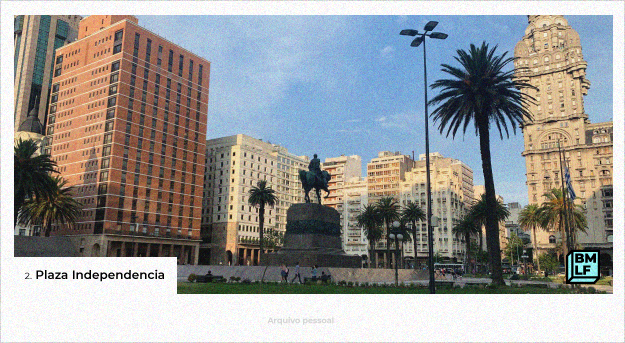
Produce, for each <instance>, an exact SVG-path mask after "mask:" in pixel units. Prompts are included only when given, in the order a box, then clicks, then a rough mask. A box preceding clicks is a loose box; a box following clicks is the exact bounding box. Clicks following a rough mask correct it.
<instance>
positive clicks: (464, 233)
mask: <svg viewBox="0 0 625 343" xmlns="http://www.w3.org/2000/svg"><path fill="white" fill-rule="evenodd" d="M481 231H482V230H481V228H480V227H478V226H477V224H476V223H475V222H474V221H473V218H471V216H469V215H465V216H464V217H462V218H461V219H460V220H457V221H456V223H455V225H454V227H453V228H452V229H451V232H452V233H453V234H454V235H455V236H456V237H457V238H458V239H464V242H465V244H466V253H465V254H466V255H465V259H466V264H467V265H466V266H465V270H467V271H469V270H470V268H468V264H469V261H470V251H471V236H472V235H475V234H477V233H478V232H481Z"/></svg>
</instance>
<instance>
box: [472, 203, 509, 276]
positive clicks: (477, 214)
mask: <svg viewBox="0 0 625 343" xmlns="http://www.w3.org/2000/svg"><path fill="white" fill-rule="evenodd" d="M468 215H469V217H470V218H471V220H472V221H473V222H474V223H475V224H477V225H478V228H479V233H480V246H479V250H480V251H481V250H482V238H481V234H482V227H483V226H485V227H486V250H488V262H489V263H490V265H491V273H492V275H493V282H495V278H494V271H493V270H492V266H493V263H497V262H494V261H495V260H493V256H492V254H491V249H492V247H491V246H490V245H489V244H488V241H489V237H488V235H489V228H488V220H489V219H490V217H494V218H495V220H496V222H495V223H496V224H497V227H496V231H495V233H496V234H497V244H498V245H497V251H498V255H497V256H498V259H497V261H499V267H498V268H499V271H500V272H501V249H500V248H499V222H502V221H504V220H506V218H508V217H509V216H510V211H508V209H507V208H506V207H505V206H504V205H503V204H502V203H501V202H500V201H495V206H490V205H488V199H487V197H486V194H482V196H481V197H480V200H479V201H478V202H476V203H475V204H473V206H471V208H470V209H469V214H468ZM491 239H492V238H491ZM502 277H503V275H502Z"/></svg>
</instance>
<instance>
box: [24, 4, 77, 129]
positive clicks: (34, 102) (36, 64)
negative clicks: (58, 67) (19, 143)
mask: <svg viewBox="0 0 625 343" xmlns="http://www.w3.org/2000/svg"><path fill="white" fill-rule="evenodd" d="M81 19H82V17H81V16H78V15H18V16H15V17H14V29H13V42H14V48H15V54H14V59H13V70H14V72H15V79H14V86H13V87H14V88H13V94H14V98H13V107H14V120H15V132H17V131H18V128H19V126H20V125H21V124H22V123H23V122H24V121H25V120H26V117H27V116H28V114H29V113H30V111H31V109H32V108H33V107H35V106H37V110H36V112H35V113H38V115H39V122H40V123H41V124H45V122H46V118H45V114H46V113H47V108H48V107H47V106H48V101H46V99H48V96H49V94H50V86H51V80H52V67H53V62H54V57H55V50H56V49H57V48H60V47H62V46H63V45H65V44H67V43H69V42H72V41H74V40H76V37H77V35H78V23H79V22H80V20H81Z"/></svg>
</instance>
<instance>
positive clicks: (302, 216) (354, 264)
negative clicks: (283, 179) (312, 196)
mask: <svg viewBox="0 0 625 343" xmlns="http://www.w3.org/2000/svg"><path fill="white" fill-rule="evenodd" d="M286 221H287V224H286V232H285V234H284V246H283V247H282V248H281V249H280V250H279V251H278V252H275V253H269V254H265V255H264V256H263V261H260V262H261V265H266V266H279V265H281V264H285V265H287V266H294V265H295V264H296V263H298V262H299V265H300V266H302V267H312V266H314V265H317V266H319V267H339V268H361V267H362V257H360V256H354V255H347V254H345V251H343V247H342V243H341V224H340V215H339V213H338V212H337V211H336V210H335V209H333V208H331V207H327V206H323V205H319V204H313V203H306V204H295V205H292V206H291V207H290V208H289V209H288V211H287V213H286Z"/></svg>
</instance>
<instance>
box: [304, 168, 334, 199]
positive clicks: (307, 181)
mask: <svg viewBox="0 0 625 343" xmlns="http://www.w3.org/2000/svg"><path fill="white" fill-rule="evenodd" d="M321 175H322V176H323V179H324V180H319V179H318V178H317V177H316V175H315V173H313V172H310V171H305V170H300V171H299V179H300V181H301V182H302V186H303V187H304V192H305V194H306V195H305V196H304V199H305V200H306V202H307V203H309V202H310V196H308V192H310V190H311V189H313V188H314V189H315V193H316V194H317V199H318V200H319V205H321V194H320V191H321V190H322V189H323V190H324V191H326V193H327V194H326V196H325V197H324V198H327V197H328V196H330V191H329V190H328V181H330V178H331V176H330V174H329V173H328V172H327V171H325V170H324V171H322V172H321ZM320 181H323V182H320Z"/></svg>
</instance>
